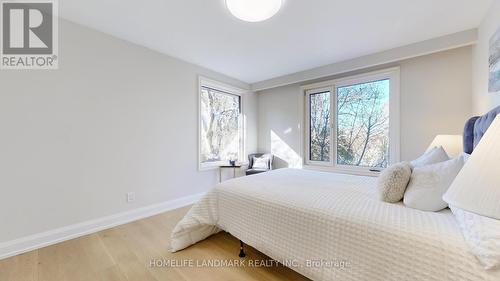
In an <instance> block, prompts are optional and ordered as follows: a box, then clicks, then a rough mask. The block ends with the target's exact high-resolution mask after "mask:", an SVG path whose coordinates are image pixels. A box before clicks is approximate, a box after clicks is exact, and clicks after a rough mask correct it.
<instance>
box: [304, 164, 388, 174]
mask: <svg viewBox="0 0 500 281" xmlns="http://www.w3.org/2000/svg"><path fill="white" fill-rule="evenodd" d="M303 168H304V169H305V170H314V171H321V172H330V173H338V174H348V175H355V176H368V177H378V176H379V175H380V172H373V171H369V170H365V169H349V168H339V167H332V166H320V165H304V166H303Z"/></svg>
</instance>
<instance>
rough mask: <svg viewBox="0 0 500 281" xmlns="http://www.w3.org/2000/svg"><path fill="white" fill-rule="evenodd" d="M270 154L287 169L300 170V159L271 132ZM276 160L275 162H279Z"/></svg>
mask: <svg viewBox="0 0 500 281" xmlns="http://www.w3.org/2000/svg"><path fill="white" fill-rule="evenodd" d="M271 153H272V154H273V155H274V156H275V157H276V158H279V159H280V160H281V161H284V162H286V163H287V166H288V167H289V168H302V157H300V155H299V154H298V153H297V152H295V150H293V149H292V148H291V147H290V146H289V145H288V144H287V143H286V142H284V141H283V140H282V139H281V138H280V137H279V136H278V135H277V134H276V133H275V132H274V131H272V130H271ZM279 159H277V161H279Z"/></svg>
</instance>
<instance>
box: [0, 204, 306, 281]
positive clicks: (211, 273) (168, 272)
mask: <svg viewBox="0 0 500 281" xmlns="http://www.w3.org/2000/svg"><path fill="white" fill-rule="evenodd" d="M188 210H189V207H184V208H180V209H177V210H173V211H170V212H166V213H163V214H159V215H156V216H153V217H150V218H146V219H143V220H139V221H135V222H132V223H129V224H125V225H121V226H117V227H114V228H111V229H107V230H103V231H100V232H98V233H94V234H91V235H87V236H83V237H80V238H77V239H73V240H70V241H66V242H62V243H59V244H56V245H52V246H49V247H46V248H42V249H39V250H35V251H32V252H29V253H26V254H23V255H18V256H15V257H11V258H8V259H4V260H0V281H170V280H172V281H191V280H195V281H199V280H201V281H211V280H214V281H225V280H227V281H233V280H238V281H240V280H241V281H266V280H267V281H277V280H295V281H302V280H308V279H307V278H305V277H303V276H302V275H300V274H298V273H296V272H295V271H293V270H291V269H289V268H286V267H284V266H281V265H278V266H272V267H249V266H248V260H250V259H253V260H267V259H269V258H268V257H266V256H265V255H263V254H262V253H260V252H259V251H257V250H255V249H253V248H252V247H249V246H246V247H245V251H246V253H247V257H246V258H244V259H243V260H244V261H247V262H246V263H245V265H246V266H232V267H231V266H224V267H214V266H208V265H207V262H208V261H214V260H218V261H226V262H227V261H230V260H240V258H239V257H238V251H239V241H238V239H236V238H235V237H233V236H231V235H230V234H228V233H225V232H221V233H219V234H216V235H213V236H211V237H209V238H207V239H205V240H204V241H201V242H199V243H197V244H196V245H193V246H191V247H189V248H187V249H185V250H183V251H180V252H177V253H171V252H170V251H169V245H170V233H171V231H172V229H173V228H174V227H175V225H176V224H177V222H178V221H179V220H180V219H182V217H183V216H184V215H185V214H186V213H187V211H188ZM155 259H156V260H160V261H174V263H176V264H174V265H176V266H151V264H150V263H151V261H154V260H155ZM182 261H188V262H191V263H192V264H191V265H192V266H189V264H187V263H186V265H184V266H179V264H180V263H181V262H182Z"/></svg>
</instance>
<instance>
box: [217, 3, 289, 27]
mask: <svg viewBox="0 0 500 281" xmlns="http://www.w3.org/2000/svg"><path fill="white" fill-rule="evenodd" d="M281 4H282V0H226V7H227V9H228V10H229V11H230V12H231V14H233V15H234V16H235V17H237V18H239V19H240V20H244V21H248V22H259V21H264V20H267V19H269V18H271V17H272V16H274V15H275V14H276V13H277V12H278V11H279V10H280V8H281Z"/></svg>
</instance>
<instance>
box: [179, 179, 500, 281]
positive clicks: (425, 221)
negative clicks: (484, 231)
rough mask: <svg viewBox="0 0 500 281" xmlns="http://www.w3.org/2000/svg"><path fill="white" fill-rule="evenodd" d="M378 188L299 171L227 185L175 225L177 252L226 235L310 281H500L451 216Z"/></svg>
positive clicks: (369, 182) (367, 181)
mask: <svg viewBox="0 0 500 281" xmlns="http://www.w3.org/2000/svg"><path fill="white" fill-rule="evenodd" d="M375 181H376V179H375V178H370V177H359V176H349V175H340V174H333V173H322V172H315V171H307V170H295V169H281V170H275V171H272V172H269V173H264V174H260V175H255V176H248V177H242V178H237V179H234V180H230V181H226V182H224V183H222V184H219V185H218V186H217V187H216V188H215V189H213V190H212V191H210V192H209V193H207V195H206V196H205V197H204V198H203V199H201V200H200V201H199V202H198V203H196V204H195V205H194V206H193V207H192V209H191V210H190V211H189V212H188V213H187V215H186V216H185V217H184V218H183V219H182V220H181V221H180V222H179V223H178V225H177V226H176V227H175V229H174V231H173V233H172V243H171V247H172V251H174V252H175V251H179V250H181V249H183V248H186V247H188V246H190V245H192V244H194V243H196V242H198V241H200V240H202V239H205V238H206V237H208V236H210V235H212V234H214V233H217V232H218V231H220V230H224V231H227V232H229V233H231V234H232V235H234V236H235V237H237V238H238V239H241V240H242V241H243V242H245V243H246V244H249V245H251V246H253V247H254V248H256V249H257V250H259V251H261V252H262V253H264V254H266V255H268V256H269V257H271V258H273V259H275V260H278V261H282V262H285V263H289V265H290V266H291V267H292V268H293V269H294V270H296V271H298V272H299V273H301V274H303V275H304V276H306V277H309V278H311V279H313V280H342V281H344V280H369V281H371V280H381V281H389V280H395V281H396V280H397V281H401V280H436V281H443V280H450V281H458V280H496V281H498V280H500V271H498V270H497V271H485V270H484V269H482V268H481V266H480V264H479V263H478V262H477V260H476V258H475V257H474V256H473V255H472V254H471V253H469V251H468V248H467V245H466V244H465V242H464V239H463V237H462V234H461V232H460V230H459V227H458V225H457V223H456V221H455V219H454V217H453V215H452V214H451V212H450V211H449V210H445V211H441V212H437V213H435V212H422V211H418V210H414V209H410V208H407V207H404V206H403V205H402V204H389V203H384V202H381V201H380V200H378V199H377V195H376V188H375V185H376V184H375ZM236 251H237V249H235V257H236V255H237V252H236Z"/></svg>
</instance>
